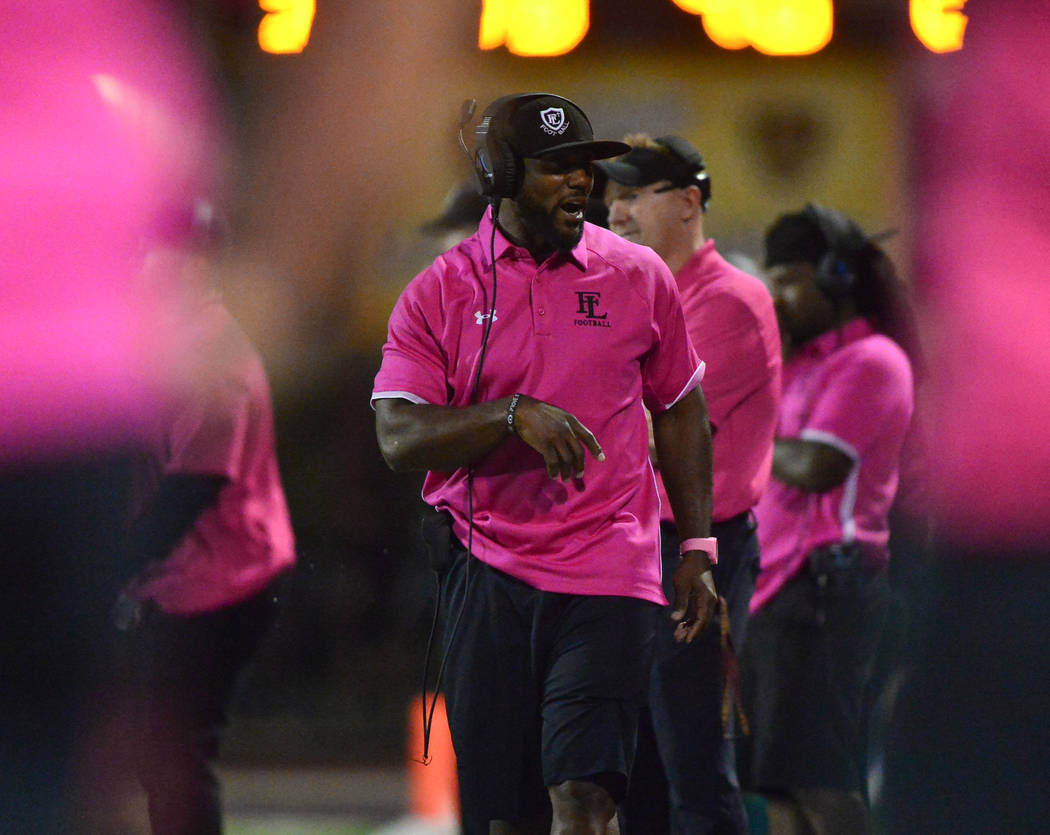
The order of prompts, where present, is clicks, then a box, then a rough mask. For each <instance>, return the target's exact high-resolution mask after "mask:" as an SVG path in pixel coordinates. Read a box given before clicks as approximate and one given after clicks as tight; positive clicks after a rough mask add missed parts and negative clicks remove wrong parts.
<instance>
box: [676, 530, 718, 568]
mask: <svg viewBox="0 0 1050 835" xmlns="http://www.w3.org/2000/svg"><path fill="white" fill-rule="evenodd" d="M689 551H703V552H704V553H705V554H707V558H708V559H709V560H710V561H711V565H717V564H718V540H717V539H715V538H714V537H713V536H703V537H701V536H694V537H693V538H692V539H684V540H682V544H681V545H680V546H679V549H678V553H680V554H681V555H682V556H683V557H684V556H685V555H686V554H687V553H688V552H689Z"/></svg>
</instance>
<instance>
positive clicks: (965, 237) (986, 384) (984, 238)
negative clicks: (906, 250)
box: [916, 0, 1050, 550]
mask: <svg viewBox="0 0 1050 835" xmlns="http://www.w3.org/2000/svg"><path fill="white" fill-rule="evenodd" d="M1035 19H1042V20H1043V21H1044V25H1042V26H1036V27H1033V26H1031V24H1030V22H1029V21H1031V20H1035ZM1047 21H1050V2H1046V0H1017V2H1016V3H1005V4H995V6H994V11H993V10H992V9H991V8H989V9H988V13H987V14H985V15H984V16H983V17H981V18H980V20H978V18H977V16H976V14H975V16H974V18H973V20H972V21H971V25H970V27H969V28H968V30H967V41H966V46H965V48H964V49H963V50H962V52H960V53H958V54H956V55H953V56H938V57H937V58H936V59H935V61H928V62H927V64H928V69H929V71H930V72H929V73H925V74H924V78H925V80H926V85H927V87H926V90H925V92H924V96H925V100H924V101H923V102H922V103H921V104H922V105H923V106H924V107H925V109H926V110H925V114H924V120H923V121H920V123H919V134H918V150H919V155H918V158H917V168H918V171H919V175H920V179H919V182H918V184H917V189H916V194H917V200H918V205H919V210H920V214H919V218H920V227H919V233H918V235H917V237H916V240H917V245H918V249H919V262H918V271H917V276H918V278H919V281H920V287H921V289H923V291H924V300H925V302H926V313H927V320H926V322H925V323H924V324H925V326H926V330H927V335H928V336H931V337H932V341H931V344H930V348H931V355H932V357H933V364H932V368H931V372H932V373H931V375H930V382H931V387H932V400H931V404H930V417H931V420H930V434H931V445H932V455H931V464H932V475H933V477H934V484H933V487H934V499H935V501H936V504H937V510H938V513H939V515H940V517H941V518H942V520H943V523H944V524H943V525H942V526H941V533H942V534H943V535H944V536H945V537H946V538H947V539H948V540H949V541H954V542H956V543H958V544H961V545H967V546H970V550H973V549H976V548H988V547H995V548H997V549H999V550H1005V549H1013V550H1024V549H1025V548H1026V546H1032V545H1038V546H1040V547H1045V545H1046V530H1047V521H1048V520H1050V442H1048V437H1050V226H1048V224H1047V220H1046V213H1047V206H1048V205H1050V150H1048V149H1050V97H1048V95H1047V90H1050V57H1048V53H1047V50H1046V43H1047V41H1046V37H1047V32H1048V28H1047V27H1048V25H1050V24H1047V23H1046V22H1047ZM1004 44H1009V49H1008V50H1007V49H1004V48H1003V46H1004Z"/></svg>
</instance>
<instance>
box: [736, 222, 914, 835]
mask: <svg viewBox="0 0 1050 835" xmlns="http://www.w3.org/2000/svg"><path fill="white" fill-rule="evenodd" d="M765 263H766V267H767V268H768V269H769V270H770V272H769V278H770V281H771V284H772V288H773V299H774V304H775V306H776V311H777V316H778V318H779V320H780V325H781V329H782V331H783V334H784V343H785V357H786V361H785V365H784V385H783V395H782V399H781V406H780V416H779V420H778V423H777V438H776V442H775V446H774V453H773V480H772V482H771V483H770V486H769V489H768V490H767V491H766V493H765V494H764V495H763V497H762V499H761V500H760V501H759V503H758V506H757V507H756V509H755V514H756V516H757V517H758V524H759V527H758V534H759V541H760V543H761V547H762V571H761V573H760V575H759V577H758V582H757V584H756V588H755V594H754V597H753V598H752V601H751V612H752V614H751V621H750V623H749V626H748V636H747V642H746V645H745V648H744V652H743V657H742V660H741V676H742V679H743V683H744V698H745V705H746V706H747V709H748V714H749V716H750V717H751V720H752V734H751V738H750V746H751V750H750V757H749V758H747V759H748V760H749V764H750V769H749V770H750V781H751V783H752V784H753V785H754V787H755V788H756V789H757V790H759V791H760V792H762V794H763V795H764V796H765V797H766V798H767V806H766V809H767V812H768V814H769V822H770V824H771V826H770V831H772V832H812V831H815V832H818V833H828V835H835V833H842V835H857V834H858V833H864V832H866V831H867V815H866V812H865V808H864V803H863V800H862V797H863V786H864V764H863V754H862V748H863V744H862V732H861V727H862V717H861V708H862V703H863V693H864V687H865V684H866V682H867V679H868V676H869V673H870V670H871V666H872V660H873V657H874V652H875V647H876V643H877V640H878V637H879V633H880V631H881V628H882V624H883V622H884V618H885V614H886V608H887V605H888V586H887V582H886V567H887V564H888V561H889V553H888V550H887V542H888V540H889V529H888V523H887V516H888V513H889V509H890V505H891V504H892V502H893V498H894V494H895V492H896V489H897V481H898V465H899V459H900V453H901V448H902V445H903V443H904V438H905V435H906V433H907V430H908V426H909V423H910V420H911V415H912V411H913V407H914V395H913V390H912V367H911V362H910V360H909V356H908V353H906V351H913V350H914V348H915V347H916V346H915V342H914V327H913V320H912V317H911V310H910V308H909V307H908V305H907V304H906V295H905V293H904V288H903V285H902V284H901V282H900V280H899V279H898V276H897V273H896V271H895V270H894V268H893V265H892V263H891V262H890V260H889V258H888V257H887V256H886V254H885V253H884V252H883V250H882V249H881V248H880V247H879V246H877V245H876V244H875V243H873V242H872V241H871V239H869V238H868V237H867V236H866V235H865V234H864V233H863V232H862V231H861V230H860V228H859V227H858V226H857V224H856V223H854V222H853V221H852V220H850V219H849V218H848V217H846V216H845V215H843V214H842V213H840V212H838V211H835V210H834V209H829V208H826V207H823V206H817V205H813V204H810V205H808V206H806V207H805V208H804V209H803V210H802V211H799V212H794V213H789V214H785V215H782V216H781V217H780V218H778V219H777V221H776V222H775V223H774V224H773V225H772V226H771V227H770V228H769V229H768V231H767V232H766V236H765ZM742 773H745V772H744V770H743V769H742Z"/></svg>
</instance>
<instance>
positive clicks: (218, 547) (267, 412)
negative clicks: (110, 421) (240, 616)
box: [131, 298, 295, 614]
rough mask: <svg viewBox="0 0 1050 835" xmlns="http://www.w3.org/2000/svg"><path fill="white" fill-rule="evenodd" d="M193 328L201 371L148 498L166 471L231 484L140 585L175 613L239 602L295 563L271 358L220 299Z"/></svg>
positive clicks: (152, 463)
mask: <svg viewBox="0 0 1050 835" xmlns="http://www.w3.org/2000/svg"><path fill="white" fill-rule="evenodd" d="M192 327H193V334H194V336H195V339H194V342H195V345H196V349H197V359H198V360H199V367H198V375H197V376H196V377H195V378H194V380H193V385H192V386H191V387H189V388H188V389H186V390H184V391H183V392H182V393H181V395H179V396H178V399H177V400H176V401H175V402H173V403H171V404H169V408H168V414H167V417H166V419H165V420H164V421H163V422H162V423H160V424H158V426H157V427H156V431H155V433H154V437H153V449H152V451H151V455H150V456H149V457H148V458H147V460H145V461H144V462H143V466H142V470H141V472H140V474H139V487H140V491H139V500H140V504H141V505H142V506H143V507H144V506H146V505H147V504H148V502H149V500H150V499H151V498H152V495H153V493H154V492H155V490H156V489H157V487H158V486H159V483H160V480H161V479H162V478H163V477H164V476H167V475H173V474H182V475H211V476H223V477H224V478H226V479H227V480H228V482H229V483H228V484H226V485H225V486H224V487H223V488H222V490H220V491H219V499H218V503H217V504H216V505H215V506H213V507H209V508H207V509H206V510H204V512H203V513H201V515H200V517H199V518H198V519H197V521H196V522H195V523H194V525H193V527H192V529H191V530H190V532H189V533H188V534H187V535H186V536H185V537H183V539H182V540H181V541H180V542H179V544H178V545H177V546H176V547H175V550H174V551H173V552H172V553H171V555H170V556H169V557H168V558H167V559H164V560H161V561H159V562H156V563H153V564H152V565H150V566H149V567H148V568H147V569H146V571H145V572H144V573H143V575H142V576H141V578H139V579H138V580H136V581H135V582H134V583H133V584H132V587H131V593H132V594H133V595H134V596H135V597H137V598H138V599H140V600H153V601H154V602H155V603H156V604H157V606H158V607H160V608H161V609H162V610H163V611H165V612H168V613H171V614H195V613H199V612H206V611H211V610H214V609H219V608H222V607H223V606H227V605H230V604H233V603H237V602H239V601H241V600H244V599H246V598H248V597H250V596H251V595H253V594H255V593H256V592H259V591H261V590H262V589H263V588H264V587H265V586H266V585H267V584H268V583H270V582H271V581H272V580H273V579H274V578H275V577H276V576H277V575H278V574H280V573H281V572H283V571H284V570H285V569H287V568H288V567H289V566H291V565H292V563H294V562H295V548H294V540H293V534H292V526H291V521H290V519H289V516H288V507H287V505H286V503H285V498H284V491H283V490H282V488H281V482H280V476H279V473H278V469H277V456H276V451H275V439H274V426H273V409H272V406H271V403H270V389H269V384H268V383H267V380H266V373H265V371H264V369H263V365H262V362H261V360H260V359H259V356H258V354H257V353H256V351H255V349H254V348H253V347H252V346H251V344H250V343H249V342H248V339H247V337H246V336H245V335H244V333H243V332H242V331H241V329H240V328H239V327H238V326H237V324H236V323H235V322H234V320H233V318H232V317H231V316H230V314H229V313H228V312H227V311H226V308H225V307H223V305H222V304H221V303H220V302H219V301H218V300H217V298H214V299H213V300H211V301H210V302H208V303H206V304H204V305H203V306H202V307H201V308H200V309H199V311H198V314H197V316H196V317H195V321H194V322H193V323H192Z"/></svg>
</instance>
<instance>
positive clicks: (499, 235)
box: [478, 206, 591, 272]
mask: <svg viewBox="0 0 1050 835" xmlns="http://www.w3.org/2000/svg"><path fill="white" fill-rule="evenodd" d="M492 227H493V223H492V206H489V207H488V208H487V209H485V214H483V215H482V216H481V223H479V224H478V241H479V243H480V244H481V261H482V263H483V264H484V266H485V269H491V267H492V264H491V263H490V258H489V252H490V241H491V240H492ZM590 232H591V230H590V224H586V223H585V224H584V226H583V236H582V237H581V238H580V241H579V243H577V244H576V246H574V247H573V248H572V249H571V250H570V251H569V252H555V253H554V254H553V255H551V256H550V257H549V258H548V259H547V261H544V263H547V262H551V263H552V264H557V263H558V262H559V261H567V262H569V263H572V264H575V265H576V266H577V267H579V269H580V270H581V271H583V272H586V270H587V249H588V247H587V236H588V235H589V234H590ZM493 248H494V249H495V254H496V260H497V261H499V260H500V259H501V258H503V257H504V256H505V255H507V254H508V253H513V254H514V255H515V256H517V257H524V258H529V259H531V258H532V256H531V255H530V254H529V251H528V250H527V249H525V247H522V246H518V245H517V244H516V243H514V242H513V241H511V240H510V239H509V238H507V237H506V236H505V235H504V234H503V231H502V230H501V229H500V228H499V226H496V240H495V245H494V247H493Z"/></svg>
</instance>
